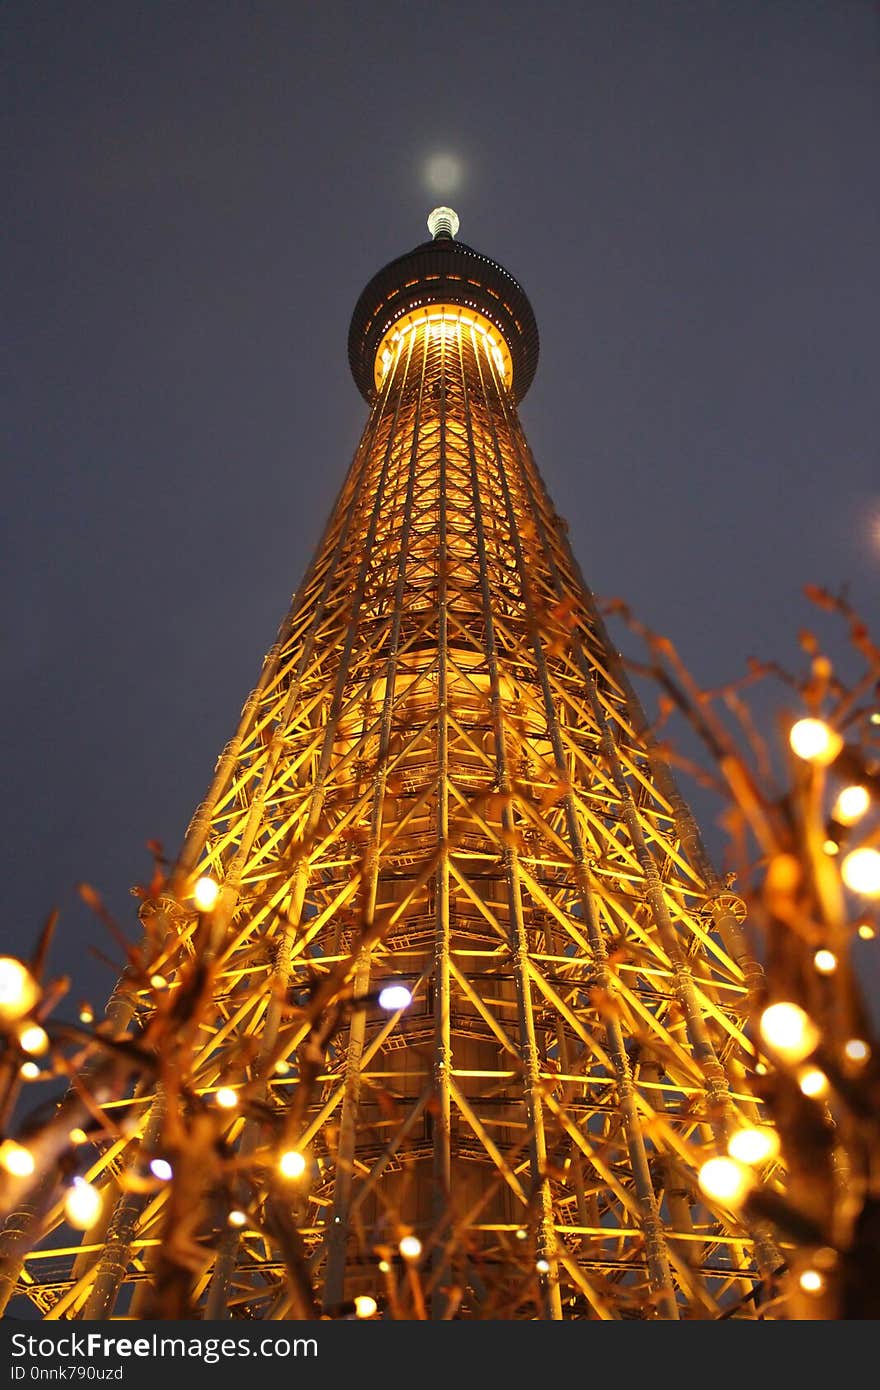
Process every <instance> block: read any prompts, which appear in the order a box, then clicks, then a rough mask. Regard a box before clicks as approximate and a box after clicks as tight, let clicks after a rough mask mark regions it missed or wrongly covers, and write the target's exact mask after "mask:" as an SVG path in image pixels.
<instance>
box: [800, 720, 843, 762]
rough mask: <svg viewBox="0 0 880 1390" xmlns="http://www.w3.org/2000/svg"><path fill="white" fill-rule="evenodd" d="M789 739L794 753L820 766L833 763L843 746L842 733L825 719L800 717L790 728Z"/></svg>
mask: <svg viewBox="0 0 880 1390" xmlns="http://www.w3.org/2000/svg"><path fill="white" fill-rule="evenodd" d="M788 741H789V743H790V744H791V749H792V752H793V753H795V754H797V756H798V757H799V758H802V759H803V760H804V762H806V763H815V764H816V765H817V766H818V767H827V766H828V764H829V763H833V762H834V759H835V758H836V757H837V755H838V753H839V752H840V750H841V748H842V747H843V739H842V738H841V737H840V734H839V733H838V732H837V730H836V729H832V727H831V725H830V724H826V723H825V720H824V719H798V720H797V721H796V723H794V724H792V726H791V729H790V730H789V734H788Z"/></svg>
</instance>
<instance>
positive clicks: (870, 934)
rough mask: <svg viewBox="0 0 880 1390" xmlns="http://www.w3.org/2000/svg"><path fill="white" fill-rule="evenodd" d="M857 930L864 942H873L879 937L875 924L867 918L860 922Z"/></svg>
mask: <svg viewBox="0 0 880 1390" xmlns="http://www.w3.org/2000/svg"><path fill="white" fill-rule="evenodd" d="M857 930H858V933H859V936H860V937H861V938H862V940H863V941H873V940H874V937H875V936H876V935H877V932H876V930H875V928H874V925H873V923H872V922H869V921H868V919H867V917H865V918H863V919H862V921H861V922H859V925H858V928H857Z"/></svg>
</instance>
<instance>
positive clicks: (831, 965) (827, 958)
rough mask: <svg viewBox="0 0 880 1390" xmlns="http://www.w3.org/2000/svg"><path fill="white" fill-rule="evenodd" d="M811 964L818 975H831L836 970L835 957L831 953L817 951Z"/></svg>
mask: <svg viewBox="0 0 880 1390" xmlns="http://www.w3.org/2000/svg"><path fill="white" fill-rule="evenodd" d="M813 964H814V965H815V967H816V969H817V970H818V972H819V974H820V975H833V974H834V972H835V970H836V969H837V956H836V955H835V954H834V952H833V951H826V950H824V949H823V950H821V951H817V952H816V954H815V955H814V956H813Z"/></svg>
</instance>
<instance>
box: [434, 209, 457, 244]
mask: <svg viewBox="0 0 880 1390" xmlns="http://www.w3.org/2000/svg"><path fill="white" fill-rule="evenodd" d="M460 225H461V224H460V222H459V220H458V213H457V212H455V211H454V209H453V208H435V209H434V211H433V212H429V213H428V231H429V232H430V233H431V236H432V237H433V238H434V240H435V241H437V240H438V239H439V238H441V237H448V238H449V239H450V241H451V240H453V239H454V238H455V237H456V236H458V229H459V226H460Z"/></svg>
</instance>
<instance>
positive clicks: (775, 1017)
mask: <svg viewBox="0 0 880 1390" xmlns="http://www.w3.org/2000/svg"><path fill="white" fill-rule="evenodd" d="M759 1028H760V1030H761V1037H762V1038H763V1039H764V1041H765V1042H766V1043H767V1045H768V1047H772V1048H773V1050H774V1052H776V1053H778V1055H779V1056H780V1057H781V1058H782V1059H783V1061H785V1062H791V1063H794V1062H802V1061H803V1060H804V1058H805V1057H809V1055H810V1053H811V1052H812V1051H813V1050H814V1049H815V1047H816V1044H817V1043H818V1041H819V1030H818V1028H817V1027H816V1025H815V1023H814V1022H813V1020H812V1019H811V1018H810V1017H809V1015H808V1014H806V1013H804V1011H803V1009H802V1008H801V1007H800V1005H799V1004H792V1003H790V1002H788V1001H787V1000H786V1001H783V1002H781V1003H779V1004H770V1005H769V1007H768V1008H766V1009H765V1010H764V1012H763V1013H762V1014H761V1020H760V1023H759Z"/></svg>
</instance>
